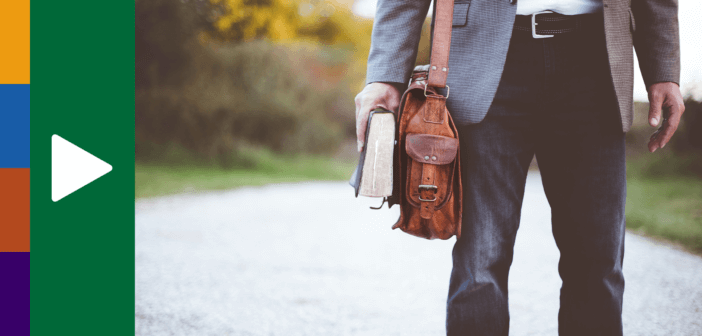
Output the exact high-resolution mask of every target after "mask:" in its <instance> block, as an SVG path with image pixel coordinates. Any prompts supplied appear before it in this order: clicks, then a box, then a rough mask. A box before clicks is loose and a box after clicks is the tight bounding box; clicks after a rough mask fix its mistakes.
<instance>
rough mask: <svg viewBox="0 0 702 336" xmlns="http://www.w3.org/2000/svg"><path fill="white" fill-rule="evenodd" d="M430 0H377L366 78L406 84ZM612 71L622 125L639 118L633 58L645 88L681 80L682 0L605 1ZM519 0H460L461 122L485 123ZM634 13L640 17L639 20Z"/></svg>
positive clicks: (453, 102)
mask: <svg viewBox="0 0 702 336" xmlns="http://www.w3.org/2000/svg"><path fill="white" fill-rule="evenodd" d="M431 1H432V0H379V1H378V8H377V12H376V16H375V22H374V24H373V35H372V40H371V49H370V54H369V56H368V71H367V76H366V82H367V83H371V82H395V83H407V82H408V80H409V78H410V75H411V72H412V69H413V68H414V62H415V59H416V57H417V46H418V44H419V37H420V33H421V29H422V23H423V22H424V19H425V18H426V15H427V12H428V10H429V5H430V2H431ZM603 1H604V18H605V19H604V23H605V35H606V40H607V51H608V55H609V64H610V70H611V73H612V79H613V82H614V88H615V92H616V95H617V100H618V102H619V111H620V113H621V118H622V127H623V131H624V132H626V131H628V130H629V128H630V127H631V123H632V120H633V117H634V116H633V87H634V56H633V49H634V48H633V47H635V48H636V54H637V56H638V59H639V66H640V68H641V73H642V74H643V78H644V81H645V82H646V87H648V86H649V85H650V84H653V83H658V82H675V83H679V82H680V41H679V33H678V1H677V0H603ZM516 12H517V5H516V1H513V3H511V1H510V0H455V1H454V8H453V31H452V34H451V54H450V57H449V73H448V79H447V84H448V85H449V86H450V87H451V94H450V97H449V99H448V100H447V103H446V105H447V107H448V109H449V111H451V115H452V116H453V119H454V121H455V122H456V123H458V124H461V125H465V124H472V123H478V122H480V121H481V120H482V119H483V118H484V117H485V114H487V111H488V108H489V107H490V104H492V99H493V98H494V96H495V91H496V90H497V85H498V83H499V82H500V77H501V76H502V69H503V67H504V63H505V59H506V57H507V48H508V46H509V40H510V38H511V36H512V27H513V25H514V19H515V15H516ZM634 18H636V21H635V20H634Z"/></svg>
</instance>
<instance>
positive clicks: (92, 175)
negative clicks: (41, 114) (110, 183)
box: [51, 134, 112, 202]
mask: <svg viewBox="0 0 702 336" xmlns="http://www.w3.org/2000/svg"><path fill="white" fill-rule="evenodd" d="M110 171H112V166H111V165H110V164H108V163H107V162H105V161H102V160H100V159H98V158H97V157H95V155H93V154H90V153H88V152H86V151H85V150H83V149H82V148H80V147H78V146H76V145H74V144H72V143H70V142H68V141H67V140H66V139H64V138H62V137H60V136H58V135H56V134H54V135H52V136H51V199H52V200H53V201H54V202H58V201H59V200H60V199H62V198H64V197H66V196H68V195H70V194H72V193H73V192H74V191H76V190H78V189H80V188H82V187H84V186H85V185H87V184H88V183H90V182H93V181H95V180H97V179H98V178H99V177H100V176H102V175H105V174H107V173H109V172H110Z"/></svg>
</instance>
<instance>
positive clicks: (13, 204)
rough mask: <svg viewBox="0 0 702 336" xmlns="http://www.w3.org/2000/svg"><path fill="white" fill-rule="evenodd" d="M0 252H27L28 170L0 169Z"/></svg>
mask: <svg viewBox="0 0 702 336" xmlns="http://www.w3.org/2000/svg"><path fill="white" fill-rule="evenodd" d="M0 252H29V168H0Z"/></svg>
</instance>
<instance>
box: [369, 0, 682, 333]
mask: <svg viewBox="0 0 702 336" xmlns="http://www.w3.org/2000/svg"><path fill="white" fill-rule="evenodd" d="M430 1H431V0H380V1H379V2H378V8H377V13H376V17H375V24H374V27H373V35H372V45H371V51H370V55H369V58H368V73H367V83H368V84H367V86H366V87H365V88H364V89H363V91H362V92H361V93H359V94H358V96H357V97H356V119H357V136H358V142H359V150H360V149H361V148H362V146H363V143H362V141H363V134H364V132H365V127H366V121H367V118H368V113H369V111H370V110H371V109H372V108H374V107H376V106H381V107H385V108H388V109H390V110H393V111H396V110H397V109H398V105H399V100H400V95H401V93H402V92H403V90H404V88H405V87H406V83H407V82H408V79H409V77H410V73H411V70H412V68H413V66H414V62H415V58H416V54H417V45H418V41H419V36H420V31H421V27H422V22H423V21H424V18H425V17H426V14H427V12H428V9H429V7H430ZM438 1H445V0H438ZM543 12H545V13H543ZM532 19H534V21H532ZM634 47H635V48H636V51H637V55H638V59H639V64H640V68H641V72H642V74H643V78H644V81H645V83H646V87H647V90H648V94H649V100H650V102H651V107H650V111H649V123H650V124H651V126H660V129H659V130H658V131H656V132H655V133H654V135H653V136H652V137H651V140H650V142H649V144H648V148H649V150H650V151H651V152H654V151H655V150H657V149H659V148H663V147H664V146H665V144H666V143H667V142H668V141H669V140H670V138H671V136H672V135H673V133H674V132H675V130H676V129H677V126H678V123H679V121H680V117H681V115H682V113H683V111H684V107H683V100H682V96H681V94H680V89H679V87H678V82H679V72H680V60H679V37H678V23H677V0H559V1H553V0H519V1H516V0H455V4H454V7H453V32H452V37H451V50H450V58H449V67H448V68H449V71H448V79H447V85H448V86H449V87H450V97H449V98H448V100H447V107H448V109H449V111H450V112H451V114H452V117H453V119H454V120H455V121H456V123H457V124H458V125H459V128H458V130H459V137H460V146H461V160H462V162H461V165H462V169H463V171H462V176H463V178H464V181H463V188H464V191H463V195H464V202H465V203H464V206H463V209H464V211H463V223H462V235H461V239H458V240H457V241H456V244H455V246H454V249H453V271H452V273H451V279H450V286H449V293H448V300H447V317H446V331H447V334H448V335H507V333H508V330H509V312H508V300H507V276H508V272H509V267H510V265H511V263H512V252H513V246H514V240H515V236H516V231H517V228H518V226H519V219H520V213H521V205H522V199H523V196H524V186H525V181H526V175H527V170H528V166H529V163H530V161H531V159H532V157H533V156H534V155H536V158H537V161H538V163H539V168H540V171H541V175H542V180H543V185H544V190H545V192H546V196H547V197H548V200H549V203H550V205H551V211H552V228H553V235H554V238H555V240H556V243H557V245H558V248H559V250H560V253H561V258H560V262H559V267H558V268H559V273H560V276H561V278H562V280H563V285H562V288H561V299H560V300H561V308H560V311H559V314H558V320H559V333H560V334H561V335H621V334H622V321H621V313H622V297H623V292H624V278H623V275H622V259H623V253H624V232H625V230H624V228H625V226H624V204H625V198H626V181H625V179H626V175H625V153H624V135H625V132H627V131H628V130H629V128H630V126H631V122H632V119H633V50H632V49H633V48H634ZM441 93H443V94H446V93H447V92H446V90H444V91H441ZM534 285H535V286H536V285H538V284H534Z"/></svg>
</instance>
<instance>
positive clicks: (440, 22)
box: [427, 0, 453, 88]
mask: <svg viewBox="0 0 702 336" xmlns="http://www.w3.org/2000/svg"><path fill="white" fill-rule="evenodd" d="M434 15H436V17H435V18H434V37H433V41H432V44H431V61H430V63H429V65H430V66H429V79H428V80H427V85H429V86H433V87H439V88H443V87H446V77H447V76H448V70H449V68H448V64H449V63H448V61H449V51H450V48H451V25H452V24H453V0H436V12H435V13H434Z"/></svg>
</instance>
